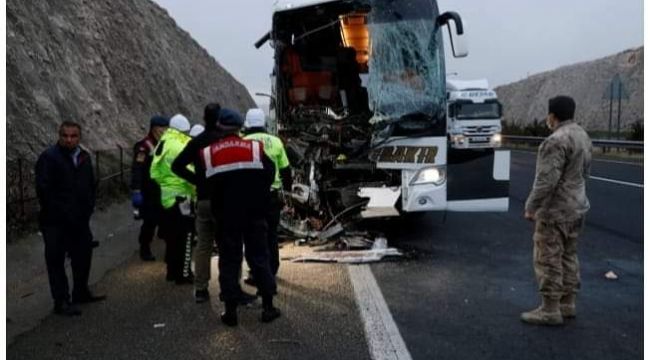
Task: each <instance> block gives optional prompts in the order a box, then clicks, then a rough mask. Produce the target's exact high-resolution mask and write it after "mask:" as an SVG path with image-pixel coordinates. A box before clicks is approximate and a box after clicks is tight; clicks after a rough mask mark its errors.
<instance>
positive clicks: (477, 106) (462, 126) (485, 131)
mask: <svg viewBox="0 0 650 360" xmlns="http://www.w3.org/2000/svg"><path fill="white" fill-rule="evenodd" d="M501 108H502V107H501V103H499V100H498V99H497V93H496V92H495V91H494V90H492V89H490V87H489V84H488V81H487V80H486V79H480V80H447V133H448V134H449V144H450V146H451V147H452V148H455V149H476V148H495V147H500V146H501V115H502V110H501Z"/></svg>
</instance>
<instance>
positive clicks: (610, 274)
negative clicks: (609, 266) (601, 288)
mask: <svg viewBox="0 0 650 360" xmlns="http://www.w3.org/2000/svg"><path fill="white" fill-rule="evenodd" d="M605 278H606V279H608V280H618V275H616V273H615V272H613V271H612V270H610V271H608V272H607V273H606V274H605Z"/></svg>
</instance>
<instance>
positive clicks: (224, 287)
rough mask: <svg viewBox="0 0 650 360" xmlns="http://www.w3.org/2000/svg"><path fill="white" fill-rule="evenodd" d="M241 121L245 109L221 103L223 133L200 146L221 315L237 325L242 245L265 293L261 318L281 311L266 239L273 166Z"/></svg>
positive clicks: (231, 324)
mask: <svg viewBox="0 0 650 360" xmlns="http://www.w3.org/2000/svg"><path fill="white" fill-rule="evenodd" d="M242 125H243V119H242V117H241V115H239V114H238V113H237V112H235V111H233V110H230V109H221V111H220V114H219V120H218V121H217V127H218V128H219V130H220V131H222V134H223V136H222V137H221V138H220V139H218V140H216V141H215V142H213V143H211V144H210V145H209V146H207V147H204V148H202V149H201V150H200V152H201V154H202V158H203V164H202V169H201V171H205V176H206V180H207V183H208V186H209V188H210V196H211V202H212V212H213V214H214V217H215V220H216V223H217V232H218V235H217V241H218V245H219V284H220V286H221V295H220V297H221V300H222V301H224V302H225V306H226V311H225V312H224V313H223V314H222V315H221V321H222V322H223V323H224V324H226V325H228V326H236V325H237V304H238V300H239V297H240V294H241V287H240V284H239V279H240V273H241V266H242V258H243V247H244V246H245V247H246V255H245V256H246V261H247V263H248V266H249V267H250V268H251V272H252V274H253V276H254V277H255V279H256V280H257V288H258V291H259V294H260V295H261V296H262V307H263V310H262V318H261V320H262V321H263V322H271V321H273V320H275V319H276V318H278V317H279V316H280V311H279V310H278V309H277V308H275V307H274V306H273V296H274V295H275V294H276V283H275V276H273V272H272V271H271V267H270V262H269V248H268V244H267V241H266V233H267V223H266V214H267V212H268V207H269V201H270V195H271V193H270V188H271V184H272V183H273V180H274V178H275V168H274V166H273V162H272V161H271V160H270V159H269V158H268V157H267V156H266V155H265V154H264V146H263V144H262V143H261V142H258V141H254V140H245V139H242V138H241V137H240V136H239V130H240V128H241V127H242Z"/></svg>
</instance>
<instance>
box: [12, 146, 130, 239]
mask: <svg viewBox="0 0 650 360" xmlns="http://www.w3.org/2000/svg"><path fill="white" fill-rule="evenodd" d="M127 152H128V151H125V150H124V149H123V148H122V147H121V146H118V147H117V148H114V149H103V150H96V151H91V152H90V153H91V155H92V156H93V161H94V162H95V164H94V166H95V181H96V185H97V202H98V204H99V205H100V206H101V205H102V204H103V203H106V202H110V201H111V200H112V199H115V198H116V197H117V196H119V194H122V193H125V191H126V189H127V183H126V181H127V173H130V172H131V167H130V157H131V154H130V153H127ZM125 159H129V163H128V164H125ZM6 165H7V232H8V234H17V233H21V232H23V231H25V230H30V229H32V228H34V225H35V220H36V215H37V214H38V210H39V206H38V201H37V200H38V198H37V197H36V188H35V186H36V184H35V176H34V168H35V166H36V158H34V157H31V158H30V157H27V156H20V157H18V158H16V159H13V160H7V163H6Z"/></svg>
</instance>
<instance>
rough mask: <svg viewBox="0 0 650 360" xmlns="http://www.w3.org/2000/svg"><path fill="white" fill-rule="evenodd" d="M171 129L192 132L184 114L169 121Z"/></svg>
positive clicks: (177, 115)
mask: <svg viewBox="0 0 650 360" xmlns="http://www.w3.org/2000/svg"><path fill="white" fill-rule="evenodd" d="M169 127H170V128H173V129H176V130H178V131H180V132H188V131H189V130H190V121H189V120H187V118H186V117H185V116H183V115H182V114H176V115H174V116H172V118H171V119H170V120H169Z"/></svg>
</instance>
